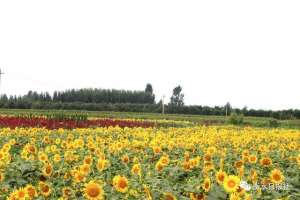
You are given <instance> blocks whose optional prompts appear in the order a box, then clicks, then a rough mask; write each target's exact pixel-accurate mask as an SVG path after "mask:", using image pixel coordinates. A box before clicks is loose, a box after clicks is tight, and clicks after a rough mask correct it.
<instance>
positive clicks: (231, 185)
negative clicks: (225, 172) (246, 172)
mask: <svg viewBox="0 0 300 200" xmlns="http://www.w3.org/2000/svg"><path fill="white" fill-rule="evenodd" d="M239 185H240V179H239V177H237V176H233V175H230V176H227V177H225V179H224V182H223V187H224V189H225V190H226V192H228V193H232V192H236V191H237V189H238V187H239Z"/></svg>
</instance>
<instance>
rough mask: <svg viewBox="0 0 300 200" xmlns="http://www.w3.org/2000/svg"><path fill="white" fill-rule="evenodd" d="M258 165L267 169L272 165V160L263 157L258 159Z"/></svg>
mask: <svg viewBox="0 0 300 200" xmlns="http://www.w3.org/2000/svg"><path fill="white" fill-rule="evenodd" d="M260 164H261V165H262V166H264V167H269V166H270V165H272V160H271V158H269V157H264V158H262V159H260Z"/></svg>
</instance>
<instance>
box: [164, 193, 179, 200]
mask: <svg viewBox="0 0 300 200" xmlns="http://www.w3.org/2000/svg"><path fill="white" fill-rule="evenodd" d="M163 199H164V200H176V199H177V198H176V197H175V196H174V195H173V194H172V193H170V192H166V193H164V198H163Z"/></svg>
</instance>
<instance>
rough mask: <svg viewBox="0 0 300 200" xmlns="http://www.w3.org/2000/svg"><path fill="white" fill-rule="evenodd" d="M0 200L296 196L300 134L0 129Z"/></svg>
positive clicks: (195, 199)
mask: <svg viewBox="0 0 300 200" xmlns="http://www.w3.org/2000/svg"><path fill="white" fill-rule="evenodd" d="M0 148H1V151H0V199H10V200H12V199H72V200H74V199H79V200H80V199H89V200H101V199H112V200H114V199H115V200H117V199H142V200H151V199H153V200H156V199H158V200H160V199H164V200H172V199H180V200H181V199H183V200H185V199H191V200H199V199H300V151H299V149H300V132H299V131H298V130H288V129H263V128H247V127H246V128H241V127H232V126H224V127H220V126H211V127H204V126H203V127H187V128H174V127H173V128H172V127H170V128H159V127H156V128H155V127H148V128H143V127H131V128H128V127H125V128H121V127H102V128H101V127H100V128H77V129H73V130H70V129H57V130H50V129H46V128H16V129H10V128H3V129H0Z"/></svg>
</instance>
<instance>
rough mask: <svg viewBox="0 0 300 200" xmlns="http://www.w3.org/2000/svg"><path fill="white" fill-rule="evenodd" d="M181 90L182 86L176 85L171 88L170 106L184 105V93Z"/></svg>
mask: <svg viewBox="0 0 300 200" xmlns="http://www.w3.org/2000/svg"><path fill="white" fill-rule="evenodd" d="M181 92H182V87H181V86H180V85H178V86H177V87H175V88H174V89H173V94H172V96H171V100H170V106H172V107H181V106H183V105H184V94H182V93H181Z"/></svg>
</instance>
